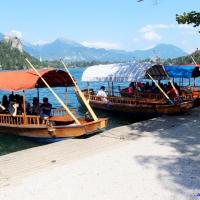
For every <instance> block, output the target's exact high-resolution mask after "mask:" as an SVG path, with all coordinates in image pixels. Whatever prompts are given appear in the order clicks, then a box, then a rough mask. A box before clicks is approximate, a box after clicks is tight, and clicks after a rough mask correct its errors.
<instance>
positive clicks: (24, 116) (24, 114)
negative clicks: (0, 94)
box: [23, 90, 26, 125]
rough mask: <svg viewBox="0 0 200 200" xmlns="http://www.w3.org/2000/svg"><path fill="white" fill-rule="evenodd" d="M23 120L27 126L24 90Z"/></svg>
mask: <svg viewBox="0 0 200 200" xmlns="http://www.w3.org/2000/svg"><path fill="white" fill-rule="evenodd" d="M23 110H24V113H23V118H24V125H26V95H25V91H24V90H23Z"/></svg>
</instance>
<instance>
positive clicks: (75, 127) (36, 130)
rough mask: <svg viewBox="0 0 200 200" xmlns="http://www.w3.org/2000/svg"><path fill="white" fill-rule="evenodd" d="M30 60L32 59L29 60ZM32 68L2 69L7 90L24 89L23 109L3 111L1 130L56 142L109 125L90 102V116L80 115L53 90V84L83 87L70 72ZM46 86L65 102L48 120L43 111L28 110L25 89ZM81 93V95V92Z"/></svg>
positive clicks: (0, 79) (2, 84)
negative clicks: (31, 112) (33, 111)
mask: <svg viewBox="0 0 200 200" xmlns="http://www.w3.org/2000/svg"><path fill="white" fill-rule="evenodd" d="M27 62H29V61H27ZM29 64H30V65H31V66H32V67H33V70H24V71H1V72H0V89H1V90H4V91H10V92H15V91H23V113H22V114H21V115H16V116H12V115H11V114H10V113H3V112H1V113H0V132H1V133H6V134H9V133H11V134H15V135H18V136H22V137H25V138H28V139H32V140H36V141H39V142H56V141H60V140H63V139H66V138H72V137H79V136H84V135H89V134H94V133H98V132H101V131H103V130H104V129H105V127H106V126H107V118H97V116H96V115H95V113H94V112H93V110H92V108H91V107H90V106H89V104H87V102H86V101H85V99H84V97H83V98H82V100H83V102H85V104H84V105H85V106H86V107H87V108H88V110H89V113H90V116H91V117H90V118H85V117H82V118H81V117H77V115H76V110H75V109H69V108H68V106H67V105H66V104H65V103H64V102H63V101H62V100H61V99H60V98H59V96H58V95H57V94H56V93H55V92H54V90H53V87H74V88H76V91H80V89H79V88H78V86H77V84H76V82H75V81H74V79H73V78H72V76H71V74H70V73H69V71H68V72H66V71H63V70H36V69H35V68H34V66H33V65H32V64H31V63H29ZM45 87H47V88H48V89H49V90H50V91H51V93H52V95H54V96H55V98H56V99H57V100H58V102H59V103H60V104H61V106H63V107H62V108H53V109H52V110H51V115H50V116H49V118H48V119H47V120H45V123H44V121H43V120H42V119H41V117H40V115H31V114H27V113H26V97H25V91H26V90H29V89H34V88H37V89H38V91H39V88H45ZM80 96H81V95H80Z"/></svg>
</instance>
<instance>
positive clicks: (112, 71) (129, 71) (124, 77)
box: [82, 63, 152, 82]
mask: <svg viewBox="0 0 200 200" xmlns="http://www.w3.org/2000/svg"><path fill="white" fill-rule="evenodd" d="M151 67H152V64H150V63H118V64H107V65H94V66H91V67H88V68H87V69H86V70H85V71H84V72H83V75H82V81H88V82H92V81H113V82H132V81H135V82H139V81H141V80H142V79H144V78H145V74H146V71H147V70H148V69H150V68H151Z"/></svg>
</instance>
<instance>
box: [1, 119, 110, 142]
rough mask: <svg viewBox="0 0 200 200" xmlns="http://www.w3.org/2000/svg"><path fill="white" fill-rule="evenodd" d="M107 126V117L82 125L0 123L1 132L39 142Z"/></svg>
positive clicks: (91, 132) (77, 135) (75, 135)
mask: <svg viewBox="0 0 200 200" xmlns="http://www.w3.org/2000/svg"><path fill="white" fill-rule="evenodd" d="M106 126H107V119H99V120H98V121H92V122H88V123H86V124H81V125H75V124H73V125H67V126H51V127H49V126H24V125H23V126H11V125H2V124H1V125H0V133H6V134H14V135H18V136H21V137H24V138H27V139H31V140H35V141H39V142H45V143H49V142H57V141H61V140H64V139H67V138H75V137H80V136H84V135H85V136H86V135H90V134H95V133H99V132H102V131H103V130H104V129H105V127H106Z"/></svg>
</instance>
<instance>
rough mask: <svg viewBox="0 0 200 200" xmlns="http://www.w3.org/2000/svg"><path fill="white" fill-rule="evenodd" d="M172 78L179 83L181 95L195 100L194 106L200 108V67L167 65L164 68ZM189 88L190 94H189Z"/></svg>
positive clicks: (196, 65)
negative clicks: (188, 89)
mask: <svg viewBox="0 0 200 200" xmlns="http://www.w3.org/2000/svg"><path fill="white" fill-rule="evenodd" d="M164 67H165V69H166V71H167V73H168V74H169V76H170V77H172V78H173V79H174V80H175V79H176V81H177V82H178V83H179V87H180V91H179V92H180V95H181V96H183V97H186V98H192V99H194V106H195V107H196V106H200V87H199V85H198V84H199V81H198V79H197V78H198V77H199V76H200V70H199V69H200V65H198V64H185V65H165V66H164ZM188 86H189V87H190V92H187V88H188Z"/></svg>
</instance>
